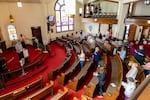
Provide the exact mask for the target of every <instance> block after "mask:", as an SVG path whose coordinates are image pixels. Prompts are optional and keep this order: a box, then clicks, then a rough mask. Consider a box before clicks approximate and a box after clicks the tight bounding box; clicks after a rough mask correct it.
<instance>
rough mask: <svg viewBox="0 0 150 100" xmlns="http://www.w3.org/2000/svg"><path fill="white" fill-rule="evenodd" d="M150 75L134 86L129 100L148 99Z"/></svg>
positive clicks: (149, 99)
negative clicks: (134, 88)
mask: <svg viewBox="0 0 150 100" xmlns="http://www.w3.org/2000/svg"><path fill="white" fill-rule="evenodd" d="M149 93H150V76H148V77H147V78H145V80H144V81H143V82H142V83H141V84H140V85H139V86H138V87H137V88H136V90H135V91H134V93H133V94H132V96H131V97H130V98H129V100H150V96H149Z"/></svg>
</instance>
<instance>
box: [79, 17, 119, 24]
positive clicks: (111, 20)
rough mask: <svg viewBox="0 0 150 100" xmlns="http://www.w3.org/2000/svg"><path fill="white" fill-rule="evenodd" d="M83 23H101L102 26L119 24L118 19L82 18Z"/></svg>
mask: <svg viewBox="0 0 150 100" xmlns="http://www.w3.org/2000/svg"><path fill="white" fill-rule="evenodd" d="M82 22H93V23H100V24H117V23H118V20H117V19H111V18H82Z"/></svg>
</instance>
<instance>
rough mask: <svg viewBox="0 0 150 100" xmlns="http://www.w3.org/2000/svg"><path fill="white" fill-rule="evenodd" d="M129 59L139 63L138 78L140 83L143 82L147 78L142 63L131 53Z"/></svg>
mask: <svg viewBox="0 0 150 100" xmlns="http://www.w3.org/2000/svg"><path fill="white" fill-rule="evenodd" d="M127 59H128V62H129V61H133V62H135V63H137V64H138V67H137V68H138V73H137V76H136V79H137V80H138V81H139V82H140V83H141V82H143V80H144V79H145V74H144V70H143V69H142V67H141V66H140V64H139V63H138V62H137V60H136V59H135V58H134V56H131V55H129V56H128V58H127ZM128 69H130V66H128Z"/></svg>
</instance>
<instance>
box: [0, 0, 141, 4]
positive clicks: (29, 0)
mask: <svg viewBox="0 0 150 100" xmlns="http://www.w3.org/2000/svg"><path fill="white" fill-rule="evenodd" d="M17 1H19V0H0V2H17ZM20 1H21V2H26V3H40V2H41V0H20ZM78 1H79V2H80V3H82V4H86V3H88V2H92V1H103V0H78ZM105 1H113V2H118V1H119V0H105ZM135 1H141V0H124V3H129V2H135Z"/></svg>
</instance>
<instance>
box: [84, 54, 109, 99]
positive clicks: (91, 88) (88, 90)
mask: <svg viewBox="0 0 150 100" xmlns="http://www.w3.org/2000/svg"><path fill="white" fill-rule="evenodd" d="M102 59H103V60H101V61H100V62H99V64H101V65H104V66H106V67H107V55H106V54H103V57H102ZM96 72H98V68H97V70H96ZM98 82H99V80H98V78H97V77H96V76H93V77H92V79H91V80H90V82H89V83H88V85H87V86H86V85H85V86H84V95H86V96H88V97H90V98H93V96H94V93H95V91H96V88H98Z"/></svg>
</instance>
